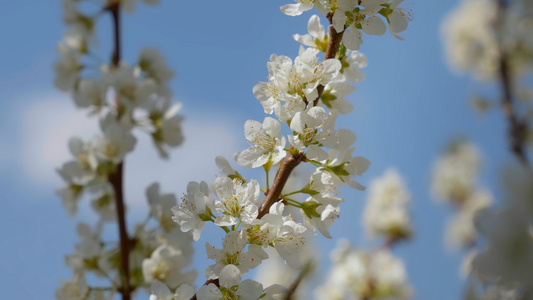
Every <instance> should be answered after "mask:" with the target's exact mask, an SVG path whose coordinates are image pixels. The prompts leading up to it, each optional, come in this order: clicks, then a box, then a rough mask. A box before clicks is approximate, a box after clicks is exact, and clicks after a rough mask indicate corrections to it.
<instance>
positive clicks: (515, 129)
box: [496, 0, 530, 167]
mask: <svg viewBox="0 0 533 300" xmlns="http://www.w3.org/2000/svg"><path fill="white" fill-rule="evenodd" d="M506 9H507V7H506V3H505V1H504V0H498V20H497V23H496V25H497V28H496V30H497V31H499V30H500V29H501V28H502V27H503V26H504V22H505V20H504V18H505V11H506ZM499 47H500V57H499V69H500V70H499V77H500V83H501V86H502V90H503V95H502V98H501V105H502V109H503V113H504V114H505V116H506V118H507V121H508V123H509V131H508V132H509V144H510V148H511V151H512V152H513V153H514V155H515V156H516V157H517V158H518V159H519V160H520V162H521V163H522V164H524V165H525V166H527V167H530V164H529V160H528V158H527V155H526V153H525V150H524V148H525V146H524V144H525V141H524V140H525V136H526V134H525V133H526V130H527V125H526V124H524V123H523V122H521V121H519V120H518V117H517V115H516V111H515V107H514V105H513V94H512V82H511V74H510V72H509V65H508V61H507V58H508V57H507V54H506V53H505V49H504V45H503V43H502V41H501V40H500V45H499Z"/></svg>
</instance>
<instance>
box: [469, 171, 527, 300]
mask: <svg viewBox="0 0 533 300" xmlns="http://www.w3.org/2000/svg"><path fill="white" fill-rule="evenodd" d="M504 175H505V176H504V178H505V180H504V183H505V185H506V189H507V192H506V199H505V202H504V203H503V206H502V207H499V208H490V209H487V210H485V211H483V212H482V213H481V214H480V216H479V221H478V223H479V226H477V227H478V230H479V232H480V234H481V236H482V237H483V238H484V239H485V241H486V243H485V244H484V245H485V246H484V247H483V248H481V249H480V250H479V251H478V253H477V255H476V256H475V257H474V258H473V262H472V269H473V272H474V274H475V275H476V276H477V277H478V278H479V279H480V281H482V282H483V283H484V284H486V285H487V284H490V285H491V287H492V290H493V291H492V293H493V294H497V293H501V294H507V295H508V298H505V299H529V298H530V297H531V296H532V295H533V284H532V282H531V268H533V237H532V220H533V205H532V203H531V197H532V196H533V190H532V186H533V185H532V183H533V175H532V173H531V170H530V169H526V168H523V167H517V168H510V169H507V170H506V171H505V173H504ZM487 293H488V292H487ZM502 299H504V297H502Z"/></svg>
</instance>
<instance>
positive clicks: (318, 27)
mask: <svg viewBox="0 0 533 300" xmlns="http://www.w3.org/2000/svg"><path fill="white" fill-rule="evenodd" d="M307 31H308V32H309V34H305V35H299V34H294V35H293V36H292V37H293V38H294V40H295V41H297V42H299V43H300V44H304V45H306V46H309V47H313V48H316V49H318V50H320V51H321V52H326V49H327V47H328V36H327V35H326V30H325V29H324V26H322V24H320V17H319V16H317V15H312V16H311V18H309V22H308V23H307Z"/></svg>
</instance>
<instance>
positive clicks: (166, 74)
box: [139, 48, 174, 98]
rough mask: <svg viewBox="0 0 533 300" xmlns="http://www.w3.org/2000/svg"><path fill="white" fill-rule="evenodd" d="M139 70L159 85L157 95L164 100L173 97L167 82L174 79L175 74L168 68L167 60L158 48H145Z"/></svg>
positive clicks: (140, 57) (140, 55)
mask: <svg viewBox="0 0 533 300" xmlns="http://www.w3.org/2000/svg"><path fill="white" fill-rule="evenodd" d="M139 69H140V71H142V72H143V75H144V76H145V77H146V78H150V79H153V80H154V81H155V83H156V84H157V94H158V95H159V96H161V97H164V98H170V97H171V96H172V94H171V92H170V90H169V88H168V87H167V82H168V81H169V80H170V79H172V78H173V77H174V72H172V70H170V69H169V68H168V67H167V63H166V61H165V58H164V57H163V56H162V55H161V53H160V52H159V50H157V49H156V48H145V49H143V50H142V51H141V53H140V54H139Z"/></svg>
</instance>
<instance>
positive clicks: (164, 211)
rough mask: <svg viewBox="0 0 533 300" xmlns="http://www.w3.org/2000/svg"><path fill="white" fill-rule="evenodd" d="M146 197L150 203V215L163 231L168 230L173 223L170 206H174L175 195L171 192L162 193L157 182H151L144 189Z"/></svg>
mask: <svg viewBox="0 0 533 300" xmlns="http://www.w3.org/2000/svg"><path fill="white" fill-rule="evenodd" d="M146 197H147V198H148V203H149V204H150V213H151V215H152V216H153V217H154V218H155V219H156V220H158V221H159V223H160V224H161V227H162V228H163V230H165V231H170V230H171V229H172V228H173V227H174V225H175V223H174V222H172V211H171V209H172V207H174V206H176V196H174V195H173V194H162V193H161V191H160V188H159V183H156V182H154V183H152V184H151V185H150V186H149V187H148V188H147V189H146Z"/></svg>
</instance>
